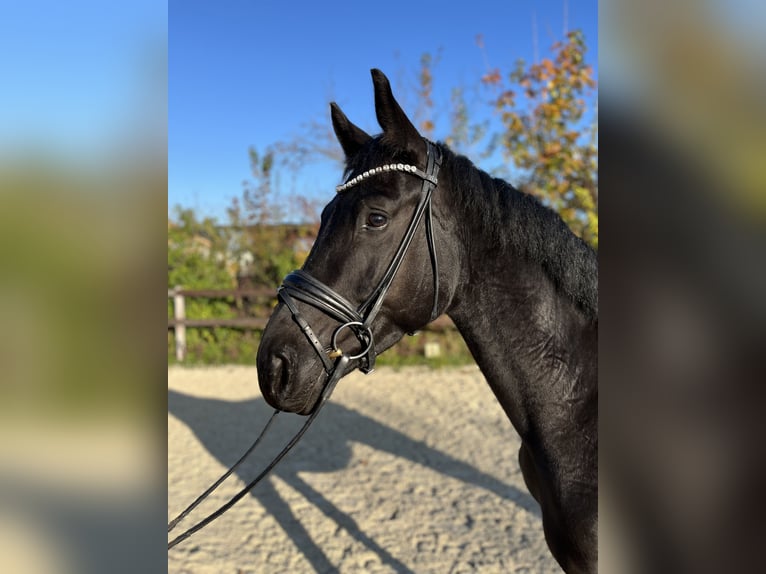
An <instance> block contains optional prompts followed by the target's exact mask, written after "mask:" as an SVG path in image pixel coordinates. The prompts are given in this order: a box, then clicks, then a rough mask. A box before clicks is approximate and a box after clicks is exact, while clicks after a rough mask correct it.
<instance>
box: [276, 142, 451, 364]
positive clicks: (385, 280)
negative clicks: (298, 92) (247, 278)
mask: <svg viewBox="0 0 766 574" xmlns="http://www.w3.org/2000/svg"><path fill="white" fill-rule="evenodd" d="M424 141H425V142H426V145H427V148H428V149H427V161H426V170H425V171H422V170H420V169H418V168H417V167H415V166H412V165H405V164H401V163H399V164H388V165H384V166H381V167H376V168H373V169H370V170H367V171H365V172H364V173H362V174H359V175H357V176H356V177H354V178H351V179H350V180H349V181H347V182H346V183H344V184H343V185H340V186H338V188H337V191H338V193H342V192H344V191H346V190H347V189H348V188H350V187H353V186H354V185H357V184H359V183H361V182H362V181H364V180H366V179H368V178H370V177H374V176H375V175H378V174H383V173H388V172H392V171H400V172H403V173H409V174H411V175H414V176H416V177H419V178H420V179H422V180H423V185H422V187H421V190H420V200H419V201H418V204H417V207H415V212H414V214H413V216H412V220H411V221H410V224H409V226H408V227H407V230H406V231H405V232H404V237H402V240H401V242H400V243H399V247H398V249H397V250H396V253H395V254H394V257H393V259H392V260H391V263H390V264H389V265H388V268H387V269H386V272H385V273H384V274H383V277H382V278H381V280H380V282H379V283H378V285H377V287H375V289H374V290H373V291H372V293H371V294H370V296H369V297H368V298H367V299H366V300H365V301H364V302H363V303H362V304H361V305H359V306H358V307H354V305H353V304H352V303H350V302H349V301H348V299H346V298H345V297H343V296H342V295H341V294H339V293H338V292H336V291H335V290H334V289H332V288H331V287H328V286H327V285H325V284H324V283H322V282H321V281H319V280H318V279H316V278H315V277H312V276H311V275H310V274H308V273H307V272H305V271H303V270H300V269H299V270H297V271H293V272H292V273H290V274H289V275H287V277H285V278H284V280H283V282H282V286H281V287H280V288H279V290H278V292H277V296H278V297H279V299H280V301H282V302H283V303H284V304H285V305H286V306H287V308H288V309H289V310H290V313H291V314H292V317H293V321H295V323H297V325H298V327H300V329H301V331H302V332H303V334H304V335H305V337H306V339H308V341H309V343H311V346H312V347H313V348H314V350H315V351H316V353H317V355H319V358H320V360H321V361H322V364H323V365H324V369H325V372H326V373H327V375H328V376H329V377H332V376H333V375H334V374H335V371H336V366H337V364H336V363H335V362H333V359H337V358H339V357H341V356H343V355H344V352H343V351H342V350H341V348H340V347H339V346H338V335H339V334H340V333H341V332H342V331H343V329H348V330H349V331H351V332H352V333H353V334H354V335H355V336H356V338H357V340H358V341H359V344H360V349H361V350H360V351H359V352H358V353H356V354H351V355H349V354H346V356H348V358H349V360H356V359H359V360H360V361H361V364H360V366H359V368H360V370H361V371H362V372H363V373H365V374H366V373H370V372H372V370H373V369H374V368H375V358H376V356H377V353H376V351H375V341H374V339H373V336H372V322H373V321H374V320H375V317H376V316H377V314H378V312H379V311H380V308H381V306H382V305H383V299H384V298H385V296H386V294H387V293H388V290H389V288H390V287H391V284H392V283H393V281H394V278H395V277H396V274H397V272H398V271H399V268H400V267H401V265H402V262H403V261H404V257H405V255H407V250H408V249H409V247H410V244H411V243H412V238H413V237H414V236H415V231H416V230H417V228H418V225H419V224H420V220H421V219H423V216H424V215H425V220H426V240H427V243H428V252H429V255H430V258H431V267H432V271H433V277H434V298H433V306H432V307H431V318H430V320H431V321H433V320H434V319H436V317H437V316H438V313H439V311H438V304H439V266H438V262H437V259H436V249H435V245H434V236H433V221H432V215H431V195H432V194H433V190H434V189H435V188H436V185H437V175H438V173H439V168H440V167H441V161H442V155H441V150H440V149H439V148H438V147H437V146H436V145H434V144H433V143H431V142H430V141H428V140H424ZM296 300H297V301H301V302H303V303H306V304H308V305H311V306H312V307H314V308H316V309H319V310H320V311H322V312H323V313H324V314H325V315H328V316H329V317H332V318H333V319H334V320H336V321H338V322H339V323H340V325H339V326H338V327H337V328H336V329H335V331H334V332H333V335H332V337H331V340H330V343H331V344H330V345H329V346H324V345H322V343H321V342H320V341H319V339H318V337H317V336H316V334H315V333H314V331H313V329H312V328H311V326H310V325H309V324H308V322H307V321H306V320H305V318H304V317H303V315H301V313H300V311H299V310H298V306H297V304H296Z"/></svg>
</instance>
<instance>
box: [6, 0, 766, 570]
mask: <svg viewBox="0 0 766 574" xmlns="http://www.w3.org/2000/svg"><path fill="white" fill-rule="evenodd" d="M396 8H397V5H396V4H394V5H391V6H388V7H387V8H386V10H387V12H388V13H387V15H386V17H385V18H383V17H380V16H379V14H377V13H375V12H374V11H372V10H371V11H370V13H369V14H366V15H363V14H361V13H360V12H359V8H358V6H356V5H353V6H352V5H351V4H348V5H344V4H343V3H336V4H333V5H330V6H324V5H323V6H314V5H313V4H310V3H304V4H299V5H297V6H295V5H290V6H289V10H288V7H282V8H280V7H278V6H277V5H276V3H261V4H258V5H257V6H255V7H254V6H249V5H247V4H246V3H241V2H239V3H238V2H232V3H225V4H220V3H218V4H216V5H215V6H213V5H212V4H211V5H203V4H202V3H197V2H184V3H181V2H171V3H170V4H169V6H168V5H161V4H156V3H149V2H134V3H131V4H130V5H125V6H118V5H110V6H109V7H108V9H107V8H106V7H105V6H101V5H100V4H97V3H93V2H87V1H82V2H74V3H68V4H67V5H66V6H64V5H61V6H59V5H56V4H53V3H50V2H34V1H32V2H27V3H24V4H23V5H22V4H21V3H16V5H13V6H6V7H4V8H3V15H2V18H0V54H1V56H0V69H2V72H3V73H2V77H3V89H2V90H0V189H1V190H2V192H1V193H0V253H1V254H2V255H1V256H0V261H2V272H0V293H2V297H0V325H2V329H0V372H1V373H2V376H1V377H0V428H2V433H0V556H1V557H2V558H0V569H2V570H3V571H8V572H104V571H109V572H121V571H125V572H135V571H141V572H149V571H155V570H157V571H160V570H164V569H165V567H166V554H165V546H164V544H165V543H164V542H161V541H162V540H163V537H162V533H161V530H162V528H163V522H164V520H165V518H166V517H165V513H166V512H165V510H164V508H163V507H164V506H165V504H164V497H165V493H164V491H165V476H166V475H165V470H166V459H165V441H166V435H165V420H166V418H165V417H166V414H165V411H166V400H167V399H166V394H165V387H164V382H163V381H164V377H165V374H166V361H167V362H171V363H172V362H175V361H177V360H178V358H177V355H176V345H175V342H176V341H175V329H174V328H172V323H173V319H174V317H175V307H174V304H175V301H174V297H173V294H172V292H171V290H173V289H175V287H176V286H179V287H181V288H182V289H189V290H194V289H197V290H202V289H208V290H209V289H215V290H232V289H253V290H256V289H258V288H260V287H259V286H265V287H267V288H268V287H269V286H270V288H272V289H273V287H274V286H275V285H276V284H278V282H279V280H280V279H281V277H282V275H284V273H285V272H286V271H289V270H290V269H291V268H293V267H295V266H298V265H299V264H300V261H301V258H302V257H303V256H305V252H306V249H307V247H308V245H310V241H311V238H312V233H315V231H316V221H317V219H316V214H317V210H318V209H319V207H320V206H321V205H323V204H324V203H325V202H326V201H327V200H328V199H329V198H330V197H331V195H332V193H333V189H334V186H335V185H336V184H337V183H339V180H340V176H341V167H340V164H339V157H338V149H337V146H336V145H335V144H334V142H333V140H332V138H331V137H330V131H329V127H328V126H329V123H328V122H327V114H326V112H327V103H328V102H329V101H332V100H336V101H338V103H339V104H340V105H341V107H342V108H343V109H344V111H345V112H346V113H347V114H348V116H349V117H350V118H351V119H352V121H354V122H355V123H357V124H358V125H359V126H360V127H362V128H364V129H366V130H368V131H370V132H373V133H374V132H376V131H377V127H376V124H375V121H374V115H373V113H374V107H373V105H372V90H371V86H370V81H369V75H368V74H369V68H371V67H379V68H381V69H382V70H383V71H384V72H385V73H387V75H388V76H389V78H390V79H391V80H392V83H393V87H394V91H395V94H396V95H397V98H398V99H399V100H400V102H401V103H402V104H403V106H404V108H405V110H406V111H407V112H408V113H410V114H411V116H412V117H413V118H414V120H415V122H416V125H417V126H418V127H419V129H421V131H422V132H423V133H424V134H426V135H428V136H429V137H432V138H434V139H441V140H444V141H446V142H447V143H448V144H450V145H451V146H453V147H454V148H455V149H457V150H458V151H460V152H461V153H465V154H467V155H469V157H471V158H472V159H473V160H474V161H475V162H476V163H477V164H478V165H479V166H480V167H482V168H483V169H485V170H487V171H490V172H492V173H495V174H498V175H501V176H503V177H506V178H508V179H509V180H510V181H512V182H513V183H515V184H516V185H518V186H520V187H522V188H524V189H525V190H527V191H529V192H531V193H535V194H537V195H538V196H539V197H541V199H543V201H546V202H547V203H548V204H549V205H551V206H552V207H554V208H555V209H557V210H559V212H560V213H561V214H562V216H563V217H564V218H565V219H566V220H567V221H568V223H570V225H571V226H572V227H573V228H574V229H575V231H576V232H577V233H579V234H580V235H581V236H583V237H584V238H585V239H586V240H587V241H589V242H591V244H593V245H594V246H595V247H598V248H599V258H600V263H601V275H602V276H601V281H600V290H601V299H602V311H603V312H604V317H605V322H606V325H605V327H604V328H605V329H606V331H605V332H603V333H602V337H601V349H600V351H601V357H602V361H601V383H600V384H601V388H602V397H601V405H600V407H601V408H600V410H601V413H602V415H601V424H602V433H601V434H602V450H601V453H602V454H601V464H602V471H603V472H602V477H603V481H602V487H601V491H602V493H603V494H604V499H605V501H604V504H603V506H602V511H601V512H602V517H603V520H602V524H606V525H607V527H605V528H604V531H603V532H602V537H601V545H602V546H601V552H602V564H603V565H605V566H606V565H608V568H607V569H606V571H610V572H612V571H613V572H645V571H646V572H662V571H673V572H707V571H711V572H712V571H715V572H720V571H752V569H753V568H754V566H755V565H756V564H757V562H755V559H756V558H757V556H756V555H755V554H754V551H753V549H754V548H758V547H759V545H760V543H761V542H762V540H764V539H766V530H764V521H763V516H764V514H763V512H761V510H760V509H761V508H762V505H763V503H764V498H763V496H762V495H760V496H759V495H758V494H757V493H758V490H759V488H760V486H761V485H762V484H764V482H766V481H765V480H764V479H766V460H765V459H766V457H765V456H764V454H766V453H765V449H764V447H763V440H762V437H763V436H764V432H763V431H764V430H765V429H764V428H763V416H762V413H763V405H764V403H763V401H762V399H763V398H764V397H763V394H764V393H763V384H762V381H763V369H762V366H761V361H760V360H759V359H760V355H761V353H762V349H763V341H764V340H766V339H765V338H764V335H766V333H765V332H764V331H765V330H766V329H765V328H764V325H765V324H766V321H764V319H765V318H766V309H765V308H764V307H765V306H764V303H763V296H762V294H763V293H764V292H766V289H765V288H766V277H765V276H764V265H763V261H764V256H763V250H762V247H763V239H764V237H763V232H764V231H763V230H764V226H763V223H764V215H765V213H764V211H765V207H766V201H765V200H764V193H763V192H764V183H766V167H765V166H766V164H765V163H764V161H763V158H764V157H766V154H765V153H764V152H766V130H764V127H765V124H766V113H764V112H765V110H764V106H763V102H764V101H766V99H764V88H766V85H765V81H766V80H765V78H766V76H765V75H764V73H763V70H764V61H763V54H764V53H766V51H765V50H764V40H763V35H762V34H761V33H760V24H761V23H762V22H763V21H764V8H763V6H762V5H761V4H760V3H757V2H749V1H747V0H741V1H736V0H735V1H734V2H727V3H723V2H714V1H710V2H703V3H699V2H691V1H682V2H675V3H671V4H668V3H667V2H665V3H661V4H660V3H658V2H654V1H650V2H641V3H636V2H628V1H627V0H616V1H614V2H609V3H608V4H606V3H604V4H602V5H601V6H600V7H597V6H596V4H595V3H589V2H585V3H572V2H566V1H561V2H532V1H529V2H518V3H513V4H511V3H508V4H502V5H498V4H496V3H486V4H482V3H481V2H480V3H472V4H471V5H470V7H466V8H460V9H457V8H456V9H454V10H453V9H449V10H445V9H444V6H443V5H440V4H433V5H431V4H426V5H423V6H416V7H415V6H413V5H411V4H410V5H403V6H401V7H399V9H398V10H397V9H396ZM597 8H598V34H597V33H596V21H597V18H596V16H597V14H596V10H597ZM363 16H364V17H363ZM391 22H395V25H394V24H393V23H391ZM232 26H234V28H232ZM415 37H417V38H418V40H417V41H414V40H413V39H414V38H415ZM349 38H352V40H349ZM597 54H598V56H599V58H598V60H596V56H597ZM519 60H522V61H519ZM596 88H598V92H599V101H598V103H597V102H596V100H595V94H596ZM230 110H232V111H234V115H229V113H228V112H229V111H230ZM597 129H598V131H600V132H601V133H600V134H599V133H598V131H597ZM599 144H600V145H599ZM599 148H600V150H601V153H600V154H597V150H598V149H599ZM599 156H601V157H600V158H599ZM597 158H598V159H597ZM604 178H605V179H604ZM599 180H602V181H606V188H607V189H608V190H609V193H608V195H607V200H606V202H605V204H604V205H600V204H599V202H598V187H599V185H598V183H599ZM604 209H606V211H605V212H603V210H604ZM602 212H603V213H605V215H604V217H605V218H606V219H605V223H604V224H603V225H599V215H600V214H602ZM601 228H603V229H601ZM601 233H606V235H605V236H604V238H603V239H601V240H600V235H601ZM166 255H167V263H166V262H165V261H163V259H164V258H165V256H166ZM256 261H258V262H259V264H256ZM163 287H165V288H166V289H167V290H168V295H167V296H166V297H165V298H161V296H162V292H163V291H162V290H163ZM185 303H186V309H185V314H186V316H187V317H188V318H190V319H200V320H202V319H205V318H208V319H229V320H243V319H247V320H250V319H254V318H257V317H258V316H260V314H261V313H262V312H263V309H262V308H264V307H265V308H267V307H268V305H269V303H268V297H266V299H265V300H264V301H260V300H254V301H249V300H247V299H246V298H244V299H243V297H239V298H238V297H236V296H225V297H220V296H215V297H209V296H208V297H205V296H200V297H189V298H187V300H186V301H185ZM259 307H262V308H261V309H259ZM163 308H164V311H163ZM163 312H164V313H165V318H164V319H163V317H162V313H163ZM165 334H167V335H165ZM437 336H438V337H442V336H444V335H442V334H439V333H433V334H430V333H426V334H424V338H423V339H422V340H421V341H418V342H417V343H413V344H414V345H416V346H415V347H413V348H410V349H407V348H405V349H403V350H402V351H401V356H402V358H399V359H392V360H394V361H396V360H401V361H405V362H406V361H415V360H418V361H419V360H421V357H423V356H424V355H425V342H426V341H427V340H429V341H430V339H426V338H425V337H437ZM413 341H415V340H413ZM439 341H440V342H441V344H442V345H443V347H442V348H443V349H447V350H448V351H449V352H448V353H445V354H444V355H443V357H444V356H445V355H446V356H455V357H460V356H461V352H462V351H461V350H460V348H459V347H454V349H453V348H452V347H449V345H450V344H451V343H449V342H445V341H442V340H439ZM421 342H422V344H423V347H422V348H421V347H419V346H417V345H420V344H421ZM256 345H257V329H255V328H242V327H236V328H231V327H204V328H188V329H187V330H186V344H185V355H184V356H183V358H182V362H188V363H189V364H199V363H220V362H241V363H246V364H252V358H253V356H254V352H255V348H256ZM163 347H164V348H165V352H163ZM453 351H454V352H453ZM442 360H443V361H447V359H442ZM460 360H463V359H460ZM465 360H470V359H469V358H465ZM609 560H611V562H609Z"/></svg>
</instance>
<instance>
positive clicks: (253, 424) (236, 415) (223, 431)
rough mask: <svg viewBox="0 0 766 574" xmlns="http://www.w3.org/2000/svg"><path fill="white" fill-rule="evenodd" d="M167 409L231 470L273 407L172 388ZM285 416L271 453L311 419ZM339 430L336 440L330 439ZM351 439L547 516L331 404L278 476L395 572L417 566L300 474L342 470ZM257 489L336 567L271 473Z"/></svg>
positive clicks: (253, 469)
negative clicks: (393, 552)
mask: <svg viewBox="0 0 766 574" xmlns="http://www.w3.org/2000/svg"><path fill="white" fill-rule="evenodd" d="M168 411H169V412H170V413H171V414H172V415H173V416H174V417H176V418H177V419H179V420H180V421H182V422H183V423H185V424H186V425H187V426H188V427H189V428H190V429H191V430H192V431H193V432H194V434H195V435H196V437H197V438H198V439H199V441H200V442H201V443H202V445H203V446H204V447H205V448H206V449H207V450H208V452H210V454H211V455H212V456H213V457H215V458H216V459H217V460H218V461H219V462H220V463H221V464H222V465H223V466H225V467H227V468H228V467H230V466H231V465H232V464H233V463H234V462H235V461H236V460H237V458H239V456H241V454H242V453H243V452H244V451H245V450H246V449H247V447H248V446H249V444H250V443H251V442H252V440H253V439H254V437H255V436H256V434H257V433H258V432H260V429H261V428H262V427H263V425H264V424H265V422H266V420H267V419H268V418H269V416H271V413H272V412H273V410H272V409H271V407H269V406H268V405H267V404H266V403H265V401H264V400H263V399H261V398H258V399H251V400H246V401H239V402H230V401H222V400H217V399H200V398H196V397H192V396H189V395H184V394H182V393H178V392H176V391H172V390H171V391H168ZM279 418H283V419H291V420H290V421H289V424H283V423H284V422H285V421H277V423H278V424H277V425H276V426H275V428H273V429H271V432H270V433H268V434H269V435H270V436H269V437H268V438H267V439H266V440H264V444H263V445H260V446H259V449H258V450H259V451H262V452H268V453H269V454H270V455H273V453H276V452H278V450H279V449H280V448H281V446H282V444H283V443H284V442H286V441H287V437H289V436H292V434H293V433H294V432H295V430H297V428H299V426H300V425H301V424H302V422H303V420H304V419H303V418H302V417H297V416H293V415H289V416H284V415H283V417H279ZM286 427H290V428H286ZM333 435H334V439H330V438H329V437H331V436H333ZM350 441H354V442H358V443H361V444H365V445H367V446H369V447H372V448H374V449H376V450H379V451H383V452H387V453H390V454H392V455H395V456H397V457H400V458H403V459H406V460H408V461H411V462H414V463H417V464H420V465H423V466H425V467H427V468H430V469H431V470H434V471H436V472H439V473H441V474H444V475H445V476H449V477H451V478H454V479H458V480H461V481H463V482H465V483H467V484H471V485H474V486H477V487H480V488H483V489H486V490H488V491H490V492H492V493H494V494H495V495H497V496H500V497H503V498H505V499H508V500H511V501H513V502H514V503H515V504H516V505H518V506H520V507H522V508H524V509H526V510H527V511H529V512H531V513H533V514H535V515H537V516H540V509H539V506H538V505H537V503H536V502H535V500H534V499H533V498H532V497H531V496H530V495H529V494H528V493H526V492H524V491H521V490H519V489H518V488H516V487H515V486H511V485H508V484H505V483H503V482H501V481H499V480H497V479H496V478H494V477H492V476H489V475H487V474H485V473H483V472H482V471H480V470H478V469H477V468H475V467H473V466H471V465H469V464H466V463H465V462H462V461H460V460H458V459H455V458H453V457H451V456H449V455H446V454H444V453H442V452H440V451H438V450H435V449H433V448H431V447H429V446H428V445H426V444H424V443H422V442H419V441H416V440H413V439H411V438H409V437H408V436H406V435H405V434H402V433H401V432H399V431H396V430H394V429H392V428H390V427H387V426H385V425H383V424H381V423H379V422H377V421H375V420H373V419H371V418H369V417H366V416H364V415H361V414H359V413H357V412H355V411H353V410H350V409H347V408H345V407H343V406H341V405H338V404H335V403H331V402H328V403H327V404H326V405H325V407H324V411H323V412H322V413H321V415H320V416H319V417H318V418H317V420H316V422H315V423H314V425H313V426H312V428H311V429H309V431H308V432H307V433H306V435H305V436H304V437H303V439H302V440H301V441H300V442H299V443H298V445H297V446H296V447H295V448H294V449H293V451H292V452H291V453H290V454H289V455H288V456H287V457H286V458H285V460H283V461H282V462H281V463H280V464H279V465H278V466H277V467H276V469H274V471H273V473H272V476H273V475H276V476H278V477H279V478H280V479H282V480H283V481H285V482H286V483H287V484H289V485H290V486H291V487H292V488H294V489H295V490H296V491H298V492H299V493H300V494H301V495H302V496H303V497H305V499H306V500H308V501H310V502H311V503H312V504H314V505H315V506H316V507H317V508H318V509H319V510H321V511H322V512H323V513H324V514H325V515H326V516H327V517H328V518H330V519H331V520H333V521H334V522H335V523H336V524H337V525H338V526H339V527H342V528H343V529H345V530H346V531H347V532H348V533H349V534H350V535H351V536H352V537H353V538H354V539H356V540H358V541H359V542H361V543H362V544H364V545H365V546H366V547H367V548H369V549H370V550H371V551H373V552H375V553H376V554H377V555H378V556H379V557H380V559H381V561H382V562H383V563H384V564H387V565H388V566H389V567H391V568H392V569H393V570H394V571H396V572H411V570H410V569H409V568H408V567H407V566H405V565H404V564H402V563H401V562H400V561H399V560H397V559H396V558H395V557H394V556H392V555H391V554H390V553H389V552H388V551H387V550H386V549H385V548H382V547H381V546H379V545H378V544H377V543H376V542H375V541H374V540H373V539H371V538H370V537H369V536H367V535H366V534H365V533H364V532H363V531H362V530H361V529H360V528H359V526H358V525H357V523H356V522H355V521H354V519H353V518H351V517H350V516H349V515H347V514H345V513H344V512H342V511H341V510H340V509H338V508H337V507H336V506H334V505H333V504H332V503H331V502H330V501H329V500H328V499H327V498H325V497H324V496H323V495H322V493H321V492H318V491H317V490H316V489H315V488H313V487H312V486H311V485H309V484H308V483H307V482H305V481H304V480H303V479H302V478H301V477H300V476H299V474H298V473H300V472H312V473H316V472H335V471H338V470H342V469H344V468H346V467H347V466H348V464H349V462H350V461H351V448H350V444H349V442H350ZM234 445H236V447H235V446H234ZM253 458H254V459H257V460H255V461H254V462H250V461H248V462H247V463H245V464H243V465H242V466H241V467H240V468H239V469H237V472H236V474H237V475H238V476H239V478H240V479H241V480H242V481H243V482H245V483H246V482H249V480H250V479H251V478H252V477H253V476H255V475H256V474H257V473H258V471H259V470H261V469H262V468H263V466H264V465H265V464H266V462H265V460H264V458H262V457H260V456H258V454H257V453H255V454H254V456H253ZM215 478H217V476H211V477H210V480H209V482H208V483H210V482H213V480H214V479H215ZM250 494H251V496H253V497H255V498H256V499H257V500H258V502H259V503H260V504H262V505H263V506H264V507H265V509H266V511H267V512H269V513H270V514H271V515H272V516H273V517H274V518H275V519H276V520H277V522H278V523H279V525H280V526H281V528H283V529H284V531H285V532H286V533H287V535H288V536H290V538H291V539H292V540H293V542H294V543H295V545H296V547H297V548H300V549H301V551H302V552H303V554H304V556H305V557H306V559H307V560H308V561H309V562H310V563H311V565H312V566H313V567H314V569H315V570H316V571H317V572H329V571H335V569H336V568H335V566H334V565H333V564H331V563H330V561H329V560H328V558H327V557H326V556H325V554H324V553H323V552H322V550H321V548H319V547H318V546H317V544H316V543H315V542H314V541H313V540H312V539H311V537H310V536H309V533H308V532H307V531H306V530H305V529H304V528H303V526H302V525H301V523H300V521H299V520H298V518H297V517H296V516H295V515H294V514H293V512H292V510H291V509H290V506H289V505H288V503H287V502H286V501H285V500H284V499H283V498H282V497H281V496H280V495H279V493H278V492H277V491H276V489H275V488H274V485H273V484H272V483H271V482H270V478H267V479H266V480H264V481H263V482H261V483H260V484H259V485H258V486H257V487H256V488H255V489H254V490H253V491H252V492H251V493H250ZM189 502H191V500H189V501H179V502H177V504H179V508H178V509H174V510H173V514H175V513H176V512H179V511H180V510H181V508H182V506H184V505H186V504H188V503H189ZM200 518H201V516H200V515H199V514H197V513H194V514H193V515H192V516H191V517H189V518H187V520H186V521H184V522H183V523H182V524H181V525H179V531H182V530H183V528H182V527H189V526H191V524H193V523H194V522H196V521H197V520H199V519H200Z"/></svg>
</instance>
